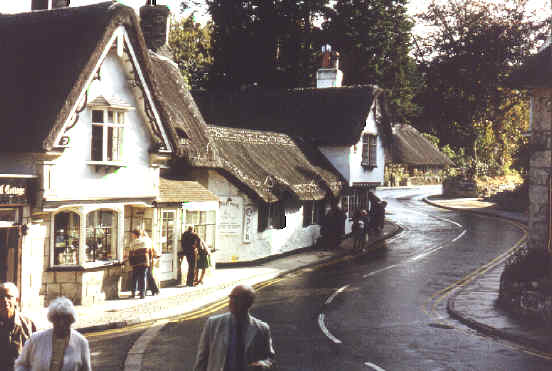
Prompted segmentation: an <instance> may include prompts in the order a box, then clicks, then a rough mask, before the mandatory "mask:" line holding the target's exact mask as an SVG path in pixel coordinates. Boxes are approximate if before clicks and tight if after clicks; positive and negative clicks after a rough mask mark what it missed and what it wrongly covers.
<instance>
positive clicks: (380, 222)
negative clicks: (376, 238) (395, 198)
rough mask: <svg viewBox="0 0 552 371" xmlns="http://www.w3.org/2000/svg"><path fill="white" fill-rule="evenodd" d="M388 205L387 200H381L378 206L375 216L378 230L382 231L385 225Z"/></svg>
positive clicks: (375, 225)
mask: <svg viewBox="0 0 552 371" xmlns="http://www.w3.org/2000/svg"><path fill="white" fill-rule="evenodd" d="M386 207H387V201H380V202H378V204H377V206H376V212H375V214H376V216H375V219H376V221H375V224H374V227H375V230H376V232H378V233H379V232H382V231H383V227H384V225H385V208H386Z"/></svg>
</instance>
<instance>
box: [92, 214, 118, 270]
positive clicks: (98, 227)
mask: <svg viewBox="0 0 552 371" xmlns="http://www.w3.org/2000/svg"><path fill="white" fill-rule="evenodd" d="M117 236H118V233H117V213H116V212H114V211H113V210H109V209H100V210H96V211H92V212H90V213H88V215H87V216H86V261H87V262H96V261H108V260H114V259H117Z"/></svg>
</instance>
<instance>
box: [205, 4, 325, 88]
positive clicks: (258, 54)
mask: <svg viewBox="0 0 552 371" xmlns="http://www.w3.org/2000/svg"><path fill="white" fill-rule="evenodd" d="M328 2H329V0H305V1H291V0H270V1H263V0H246V1H234V0H206V3H207V6H208V9H209V14H210V15H211V18H212V20H213V22H214V33H213V42H212V44H213V50H214V54H213V55H214V65H213V70H212V74H211V76H210V79H211V86H214V87H226V88H239V87H242V86H244V85H260V86H264V87H296V86H305V85H311V84H312V81H313V72H314V70H315V69H316V67H317V64H318V63H316V61H315V60H314V58H315V56H316V53H315V50H317V49H318V46H319V45H320V43H321V41H320V40H319V39H320V37H319V33H320V30H319V29H318V28H316V27H314V26H313V21H314V19H315V18H316V17H318V16H320V14H321V13H322V12H323V10H324V9H325V7H326V6H327V4H328Z"/></svg>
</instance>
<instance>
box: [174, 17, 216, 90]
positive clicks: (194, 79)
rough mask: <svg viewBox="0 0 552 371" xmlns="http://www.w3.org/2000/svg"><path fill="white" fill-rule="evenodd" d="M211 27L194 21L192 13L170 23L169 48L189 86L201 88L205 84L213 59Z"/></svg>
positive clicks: (209, 24)
mask: <svg viewBox="0 0 552 371" xmlns="http://www.w3.org/2000/svg"><path fill="white" fill-rule="evenodd" d="M211 29H212V24H211V23H208V24H207V25H205V26H201V24H199V23H196V22H194V15H193V14H191V15H190V16H188V17H187V18H182V19H181V20H180V21H175V20H173V22H172V23H171V29H170V33H169V48H170V50H171V52H172V55H173V59H174V61H175V62H176V63H177V64H178V68H179V69H180V71H181V72H182V75H183V76H184V78H185V80H186V81H187V82H188V85H189V86H188V87H189V88H201V87H204V86H205V85H206V81H207V74H208V71H209V68H210V66H211V64H212V60H213V58H212V56H211Z"/></svg>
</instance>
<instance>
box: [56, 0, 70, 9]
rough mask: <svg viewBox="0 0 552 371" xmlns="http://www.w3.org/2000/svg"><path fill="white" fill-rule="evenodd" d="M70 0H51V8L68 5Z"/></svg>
mask: <svg viewBox="0 0 552 371" xmlns="http://www.w3.org/2000/svg"><path fill="white" fill-rule="evenodd" d="M70 3H71V0H52V9H57V8H65V7H68V6H69V4H70Z"/></svg>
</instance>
